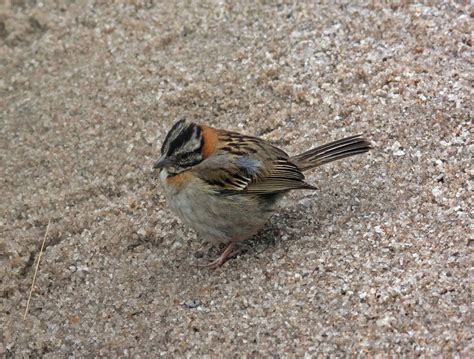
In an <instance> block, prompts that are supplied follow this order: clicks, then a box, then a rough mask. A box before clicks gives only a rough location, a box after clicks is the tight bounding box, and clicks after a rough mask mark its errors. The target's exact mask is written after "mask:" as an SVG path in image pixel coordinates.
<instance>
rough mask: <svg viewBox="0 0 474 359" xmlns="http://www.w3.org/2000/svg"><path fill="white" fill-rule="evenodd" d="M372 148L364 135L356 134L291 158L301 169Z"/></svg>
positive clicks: (305, 169)
mask: <svg viewBox="0 0 474 359" xmlns="http://www.w3.org/2000/svg"><path fill="white" fill-rule="evenodd" d="M371 148H372V146H371V145H370V142H369V141H367V140H366V139H365V138H363V137H362V135H355V136H350V137H346V138H343V139H341V140H337V141H334V142H330V143H328V144H325V145H322V146H319V147H316V148H313V149H311V150H309V151H306V152H304V153H302V154H300V155H297V156H294V157H292V158H291V162H293V163H294V164H295V165H296V166H298V168H299V169H300V170H301V171H307V170H310V169H312V168H315V167H318V166H321V165H324V164H326V163H329V162H332V161H336V160H339V159H341V158H345V157H349V156H354V155H357V154H359V153H364V152H367V151H369V150H370V149H371Z"/></svg>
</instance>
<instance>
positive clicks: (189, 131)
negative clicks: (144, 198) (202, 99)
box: [153, 119, 372, 269]
mask: <svg viewBox="0 0 474 359" xmlns="http://www.w3.org/2000/svg"><path fill="white" fill-rule="evenodd" d="M371 148H372V146H371V143H370V142H369V141H368V140H367V139H365V138H364V137H363V136H362V135H353V136H350V137H345V138H342V139H340V140H337V141H334V142H330V143H327V144H325V145H322V146H318V147H315V148H312V149H310V150H308V151H306V152H303V153H301V154H298V155H296V156H289V155H288V154H287V153H286V152H285V151H284V150H282V149H280V148H279V147H277V146H275V145H273V144H271V143H270V142H268V141H266V140H264V139H262V138H259V137H253V136H249V135H244V134H241V133H237V132H232V131H227V130H223V129H216V128H213V127H210V126H207V125H204V124H198V123H195V122H191V121H188V120H186V119H180V120H179V121H177V122H176V123H175V124H174V125H173V126H172V128H171V129H170V130H169V132H168V134H167V135H166V137H165V139H164V141H163V143H162V146H161V156H160V157H159V159H158V160H157V161H156V162H154V164H153V168H154V169H155V170H159V182H160V183H161V187H162V189H163V192H164V196H165V198H166V202H167V203H168V205H169V207H171V209H172V210H173V212H174V213H175V214H176V215H177V216H178V217H179V218H180V219H181V221H182V222H184V224H185V225H187V226H189V227H191V228H193V229H194V230H195V231H196V232H197V233H198V234H199V235H200V236H201V237H203V238H204V239H205V240H206V241H207V242H208V243H210V244H211V245H212V246H215V245H223V244H224V245H225V249H224V251H223V252H222V253H221V255H220V256H219V257H218V258H216V259H214V260H212V261H210V263H206V264H205V265H201V266H206V267H209V268H214V269H215V268H218V267H220V266H222V265H223V264H224V263H225V262H226V261H227V260H229V259H230V258H232V257H234V256H235V255H236V254H238V252H239V249H238V245H239V243H240V242H242V241H244V240H246V239H249V238H251V237H253V236H254V235H256V234H257V233H258V232H259V231H260V230H261V229H262V228H263V227H264V225H265V223H266V222H267V221H268V220H269V218H270V216H271V215H272V214H273V213H274V212H275V211H276V210H277V205H278V203H279V202H280V201H281V200H282V199H283V198H284V197H285V194H287V193H288V192H290V191H293V190H316V189H317V188H316V187H315V186H313V185H311V184H309V183H307V182H306V181H305V176H304V174H303V173H304V172H307V171H309V170H312V169H314V168H316V167H319V166H321V165H324V164H326V163H329V162H333V161H336V160H339V159H342V158H345V157H349V156H354V155H357V154H361V153H365V152H367V151H369V150H370V149H371Z"/></svg>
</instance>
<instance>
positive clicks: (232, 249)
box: [198, 242, 239, 269]
mask: <svg viewBox="0 0 474 359" xmlns="http://www.w3.org/2000/svg"><path fill="white" fill-rule="evenodd" d="M236 247H237V245H236V244H235V243H234V242H230V243H229V245H228V246H227V248H226V249H224V252H222V254H221V255H220V256H219V257H218V258H217V259H215V260H213V261H212V262H211V263H206V264H199V265H198V266H199V267H208V268H211V269H217V268H219V267H221V266H222V265H223V264H224V263H225V262H227V261H228V260H229V259H230V258H232V257H233V256H234V255H236V254H237V253H238V252H239V250H238V249H236Z"/></svg>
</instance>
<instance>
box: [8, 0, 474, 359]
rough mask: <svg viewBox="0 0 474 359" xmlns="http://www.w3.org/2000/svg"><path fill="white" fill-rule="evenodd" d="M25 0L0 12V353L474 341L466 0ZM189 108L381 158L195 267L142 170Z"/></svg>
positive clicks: (322, 182) (289, 144) (228, 124)
mask: <svg viewBox="0 0 474 359" xmlns="http://www.w3.org/2000/svg"><path fill="white" fill-rule="evenodd" d="M36 3H37V2H36V1H28V0H10V1H7V2H6V3H5V2H4V3H3V5H2V6H1V7H0V94H1V96H0V104H1V127H0V131H1V138H0V148H1V152H0V153H1V173H0V177H1V183H0V186H1V196H2V200H1V217H0V220H1V230H0V233H1V236H0V237H1V238H0V260H1V308H0V311H1V314H0V325H1V329H0V331H1V341H0V355H1V356H2V357H22V356H25V357H26V356H30V357H38V356H40V355H44V356H45V357H50V358H53V357H54V358H56V357H66V356H71V355H72V356H78V357H83V356H100V355H103V356H134V357H138V356H142V357H147V356H157V355H161V356H168V357H170V356H188V357H195V356H196V355H199V356H201V355H209V356H212V357H217V356H234V357H236V356H240V355H248V356H294V355H297V356H302V355H303V354H309V355H311V354H335V355H337V356H342V355H344V354H349V353H352V354H360V355H374V354H383V353H385V354H386V353H390V354H392V355H396V354H403V355H410V356H412V355H421V354H424V355H427V356H441V355H442V356H447V357H450V356H454V357H456V356H460V357H468V356H472V355H474V353H473V351H474V346H473V317H472V289H473V287H472V277H469V275H470V272H469V271H470V270H472V250H473V246H474V245H473V243H474V242H473V238H472V236H471V237H470V235H469V233H470V232H469V227H470V226H472V224H473V221H472V198H471V196H472V179H473V166H472V155H473V146H472V138H471V131H472V102H470V100H472V97H471V96H472V92H471V87H470V85H471V83H472V77H473V76H472V74H473V66H472V64H473V62H472V38H471V34H470V28H469V26H470V25H472V17H473V12H472V11H473V10H472V8H470V7H469V6H467V5H462V4H457V5H456V4H441V3H440V4H436V2H431V3H435V4H434V5H432V6H426V5H393V6H388V5H377V2H370V4H369V5H348V4H347V3H346V2H341V3H340V4H337V5H334V4H332V5H327V4H326V5H325V4H318V3H316V2H305V3H303V2H278V4H277V5H276V4H274V2H272V1H268V2H263V3H261V4H254V2H253V1H249V2H239V3H237V2H233V1H229V2H224V1H210V2H188V1H182V2H176V3H174V4H173V5H171V4H169V2H168V1H163V2H157V1H152V0H146V1H139V0H137V1H118V2H115V4H113V5H112V2H109V1H97V2H89V1H62V0H56V1H52V0H51V1H49V0H46V1H44V2H42V3H41V4H36ZM329 3H331V2H329ZM402 3H404V2H402ZM447 3H449V2H447ZM181 117H186V118H188V119H191V120H194V121H199V122H204V123H207V124H210V125H213V126H218V127H222V128H227V129H232V130H237V131H241V132H245V133H248V134H252V135H258V136H262V137H264V138H266V139H268V140H271V141H273V142H274V143H276V144H277V145H279V146H281V147H283V148H285V149H286V150H287V151H288V152H289V153H293V154H295V153H298V152H300V151H303V150H305V149H308V148H310V147H311V146H315V145H317V144H322V143H324V142H327V141H330V140H334V139H337V138H340V137H344V136H346V135H349V134H356V133H365V134H366V135H367V136H368V137H370V138H371V140H372V141H373V144H374V147H375V149H374V150H373V151H372V152H371V153H370V154H368V155H362V156H358V157H355V158H351V159H347V160H343V161H340V162H338V163H333V164H330V165H327V166H325V167H323V168H320V169H318V170H317V171H314V172H312V173H310V174H309V175H308V181H309V182H310V183H313V184H315V185H317V186H318V187H319V188H320V190H319V191H317V192H298V193H293V194H291V195H290V196H289V197H288V199H287V201H285V202H284V203H283V204H282V206H281V210H280V212H279V213H278V214H276V215H275V216H274V217H273V218H272V219H271V221H270V222H269V224H268V226H267V227H266V229H265V230H264V231H263V232H262V233H261V234H260V235H258V236H257V237H256V238H255V239H252V240H250V241H249V242H248V243H247V244H246V245H245V246H244V251H243V253H242V255H240V256H239V257H237V258H236V259H234V260H232V261H230V262H229V263H227V264H226V265H225V266H224V267H223V268H221V269H219V270H216V271H210V270H206V269H204V270H203V269H199V268H196V267H194V266H193V263H195V262H196V258H195V256H194V253H195V252H196V251H197V250H198V249H199V248H200V246H201V239H199V238H197V236H196V234H195V233H194V232H193V231H192V230H189V229H187V228H185V227H184V226H183V225H182V224H181V223H180V222H179V220H178V219H177V218H176V217H175V216H174V215H173V214H172V213H171V212H170V210H169V209H168V208H167V206H166V203H165V202H164V198H163V196H162V195H161V193H160V189H159V186H158V181H157V175H156V174H155V173H153V171H152V170H151V164H152V163H153V161H154V160H155V159H157V157H158V146H159V144H160V141H161V140H162V139H163V137H164V135H165V134H166V132H167V130H168V129H169V127H170V126H171V124H172V123H174V122H175V121H176V120H177V119H178V118H181ZM49 221H50V222H51V225H50V230H49V233H48V237H47V241H46V246H45V249H44V253H43V257H42V261H41V265H40V269H39V272H38V276H37V283H36V286H35V290H34V292H33V296H32V299H31V306H30V310H29V313H28V315H27V316H26V320H23V318H22V316H23V312H24V310H25V307H26V301H27V298H28V292H29V288H30V285H31V282H32V278H33V273H34V268H35V261H36V259H37V258H38V253H39V249H40V245H41V241H42V238H43V236H44V235H45V231H46V227H47V224H48V222H49ZM470 256H471V257H470ZM471 274H472V272H471Z"/></svg>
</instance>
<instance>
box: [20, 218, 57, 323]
mask: <svg viewBox="0 0 474 359" xmlns="http://www.w3.org/2000/svg"><path fill="white" fill-rule="evenodd" d="M50 224H51V220H49V221H48V226H47V227H46V233H45V234H44V237H43V243H41V249H40V252H39V255H38V261H37V262H36V269H35V274H33V282H32V283H31V288H30V295H29V296H28V302H26V308H25V313H24V314H23V320H25V319H26V315H27V314H28V309H29V308H30V301H31V296H32V295H33V288H34V287H35V282H36V274H37V273H38V268H39V264H40V261H41V255H42V254H43V249H44V244H45V243H46V238H47V237H48V232H49V225H50Z"/></svg>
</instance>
